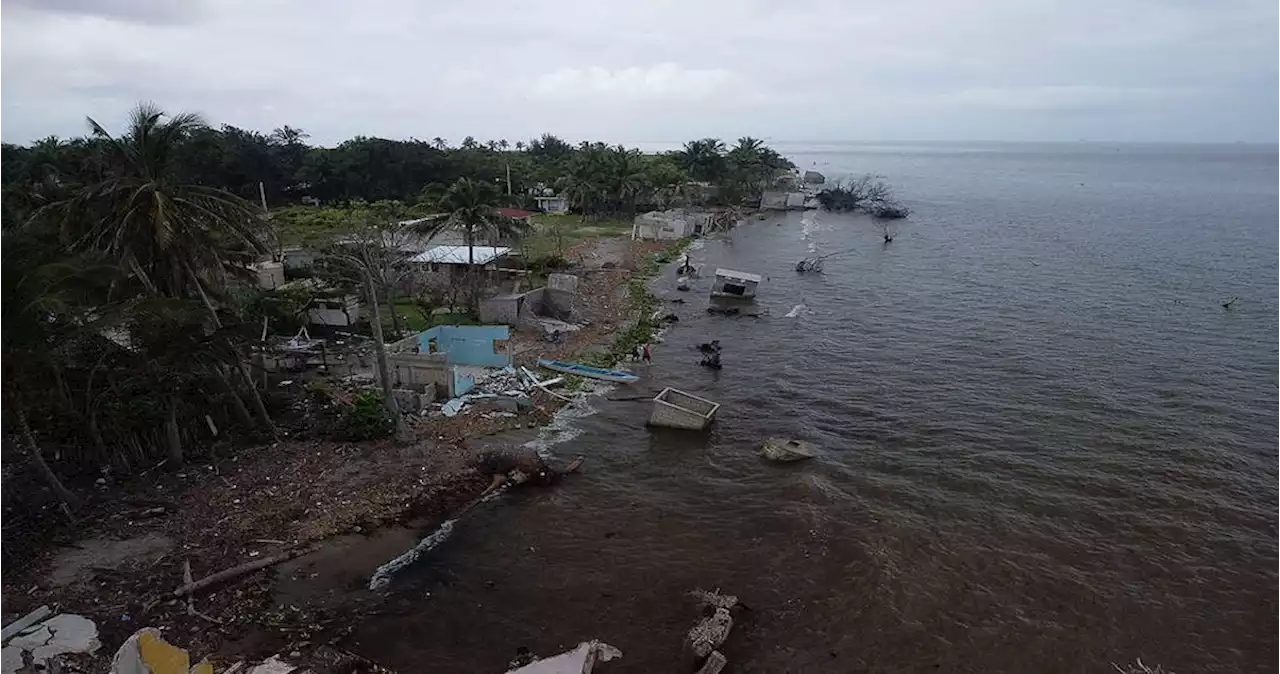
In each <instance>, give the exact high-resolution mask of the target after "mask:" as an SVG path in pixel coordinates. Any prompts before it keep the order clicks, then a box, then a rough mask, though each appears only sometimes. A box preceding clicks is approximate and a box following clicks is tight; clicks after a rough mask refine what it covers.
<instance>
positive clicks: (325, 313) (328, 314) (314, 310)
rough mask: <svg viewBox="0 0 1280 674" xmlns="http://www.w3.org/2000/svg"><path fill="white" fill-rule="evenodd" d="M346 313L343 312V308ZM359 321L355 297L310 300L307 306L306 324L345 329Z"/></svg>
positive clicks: (358, 301) (358, 303)
mask: <svg viewBox="0 0 1280 674" xmlns="http://www.w3.org/2000/svg"><path fill="white" fill-rule="evenodd" d="M344 305H345V306H346V312H345V313H344V312H343V306H344ZM359 320H360V300H359V299H358V298H357V297H356V296H355V295H348V296H347V297H345V298H339V297H334V298H328V299H318V300H312V302H311V304H310V305H308V306H307V322H308V323H311V324H312V325H328V326H334V327H340V328H345V327H348V326H350V325H352V324H353V323H355V322H356V321H359Z"/></svg>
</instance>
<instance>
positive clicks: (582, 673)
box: [507, 640, 622, 674]
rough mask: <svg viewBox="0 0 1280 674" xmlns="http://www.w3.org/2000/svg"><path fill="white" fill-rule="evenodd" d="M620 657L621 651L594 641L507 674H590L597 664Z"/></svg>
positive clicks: (583, 643) (585, 642)
mask: <svg viewBox="0 0 1280 674" xmlns="http://www.w3.org/2000/svg"><path fill="white" fill-rule="evenodd" d="M620 657H622V651H620V650H618V649H616V648H614V647H613V646H610V645H609V644H606V643H604V642H602V641H594V640H593V641H584V642H582V643H580V644H578V647H577V648H575V649H573V650H571V651H567V652H565V653H561V654H559V655H553V656H551V657H549V658H543V659H541V660H535V661H534V662H531V663H529V664H527V665H525V666H523V667H517V668H516V669H510V670H507V674H591V671H592V669H593V668H594V667H595V666H596V664H597V663H601V662H608V661H610V660H613V659H614V658H620Z"/></svg>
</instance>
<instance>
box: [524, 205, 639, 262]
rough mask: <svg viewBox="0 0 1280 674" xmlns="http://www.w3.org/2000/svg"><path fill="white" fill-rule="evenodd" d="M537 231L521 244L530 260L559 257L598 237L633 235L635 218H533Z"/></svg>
mask: <svg viewBox="0 0 1280 674" xmlns="http://www.w3.org/2000/svg"><path fill="white" fill-rule="evenodd" d="M533 227H534V231H533V233H532V234H530V235H528V236H526V237H525V238H524V241H523V242H522V243H521V248H522V249H523V251H524V253H525V255H526V257H527V259H530V260H533V259H537V258H540V257H546V256H547V255H554V254H558V253H560V252H562V251H564V250H567V249H569V248H572V247H573V246H574V245H575V244H578V243H581V242H582V241H585V240H587V239H591V238H595V237H598V236H622V235H627V234H630V233H631V218H628V217H617V218H613V217H610V218H596V217H588V218H587V219H586V221H585V222H584V221H583V220H582V216H580V215H550V214H547V213H539V214H538V215H535V216H533Z"/></svg>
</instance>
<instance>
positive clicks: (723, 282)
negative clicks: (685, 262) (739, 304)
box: [711, 269, 760, 300]
mask: <svg viewBox="0 0 1280 674" xmlns="http://www.w3.org/2000/svg"><path fill="white" fill-rule="evenodd" d="M759 286H760V275H759V274H749V273H747V272H745V271H734V270H732V269H717V270H716V281H715V283H714V284H713V285H712V286H711V296H712V297H721V298H726V299H747V300H750V299H755V297H756V288H758V287H759Z"/></svg>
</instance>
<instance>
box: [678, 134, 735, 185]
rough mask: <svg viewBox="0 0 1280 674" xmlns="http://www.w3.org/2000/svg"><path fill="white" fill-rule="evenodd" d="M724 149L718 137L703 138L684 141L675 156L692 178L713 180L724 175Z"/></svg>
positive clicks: (706, 180)
mask: <svg viewBox="0 0 1280 674" xmlns="http://www.w3.org/2000/svg"><path fill="white" fill-rule="evenodd" d="M724 151H725V148H724V142H722V141H721V140H720V139H719V138H703V139H700V140H691V141H689V142H687V143H685V144H684V148H683V149H681V150H679V151H677V152H676V158H677V159H678V160H679V162H680V165H681V166H682V167H683V168H684V170H686V171H688V172H689V176H690V177H691V178H693V179H694V180H700V181H705V182H715V181H717V180H719V179H720V178H721V177H723V176H724V172H725V158H724Z"/></svg>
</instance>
